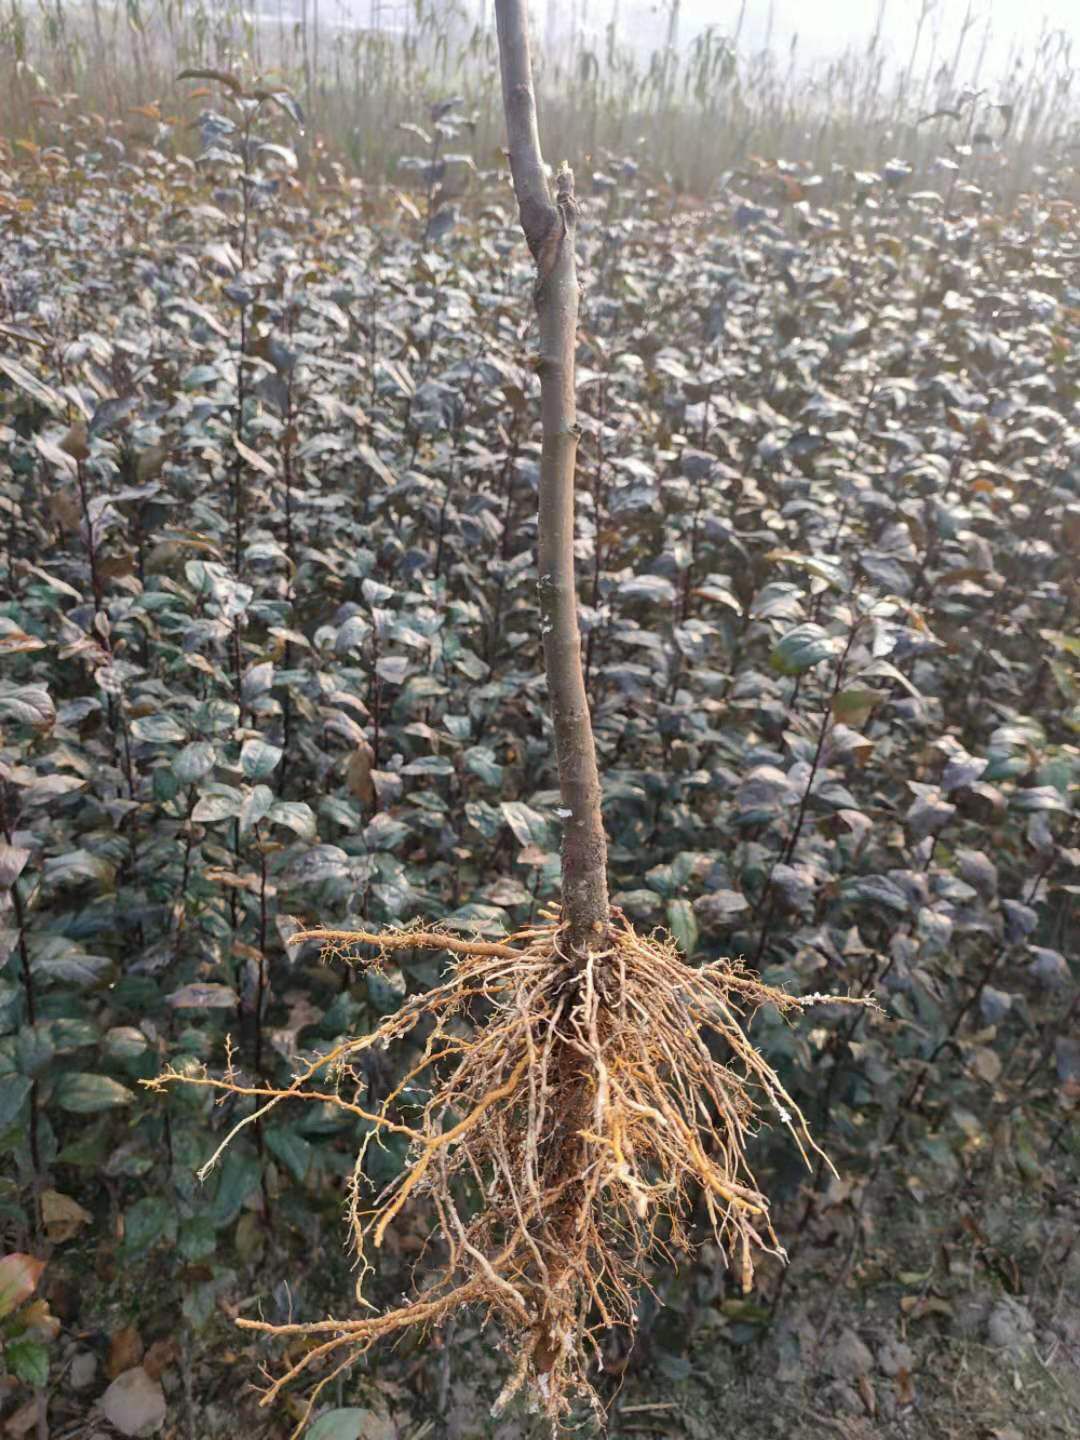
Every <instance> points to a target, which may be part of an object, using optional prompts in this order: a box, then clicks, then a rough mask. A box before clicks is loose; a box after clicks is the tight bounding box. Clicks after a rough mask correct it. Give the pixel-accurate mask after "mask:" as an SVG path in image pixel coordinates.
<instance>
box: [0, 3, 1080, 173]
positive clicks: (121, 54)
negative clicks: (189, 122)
mask: <svg viewBox="0 0 1080 1440" xmlns="http://www.w3.org/2000/svg"><path fill="white" fill-rule="evenodd" d="M885 3H886V0H879V9H878V12H877V24H876V26H875V29H874V31H873V33H872V34H871V36H870V38H869V40H868V41H867V42H866V44H865V46H860V47H859V48H852V49H849V50H847V51H846V52H845V53H843V54H841V55H838V56H837V57H835V58H834V59H832V60H831V61H828V62H824V63H822V62H817V63H811V62H810V61H806V62H805V63H804V60H803V57H802V55H801V53H800V47H799V44H798V43H797V42H792V43H791V44H790V45H789V46H786V47H784V48H783V49H782V50H781V49H779V48H777V46H776V44H775V43H774V41H773V37H772V30H771V26H770V27H769V29H768V31H767V34H766V37H765V42H764V43H763V44H759V45H757V46H756V47H755V46H753V45H751V44H750V42H749V40H748V39H747V36H746V33H745V31H746V27H745V23H744V22H745V15H746V9H747V5H746V3H745V0H744V5H743V9H742V13H741V14H740V16H739V18H738V21H737V23H736V25H735V26H734V28H733V29H732V30H731V32H730V33H725V32H723V31H721V30H720V29H719V28H718V27H710V28H709V29H707V30H705V31H704V32H703V33H701V34H699V35H697V36H696V37H695V38H694V39H693V40H692V41H691V42H689V43H686V44H680V43H679V3H678V0H668V8H667V23H666V32H665V33H664V35H663V41H662V43H660V44H658V45H657V48H656V49H655V50H654V51H653V53H652V54H649V55H645V56H643V55H641V54H640V53H636V52H635V50H634V49H632V48H631V46H630V45H629V44H627V43H626V27H625V25H624V24H621V23H620V0H592V4H591V7H590V5H589V0H546V4H544V5H538V6H537V7H536V13H535V16H534V19H535V21H536V24H537V28H538V30H539V31H540V34H539V36H538V40H539V49H540V66H539V68H540V90H541V97H542V104H543V109H544V128H545V132H546V133H547V134H549V135H550V136H551V150H552V153H553V154H558V155H560V156H563V155H565V156H567V157H568V158H570V159H571V160H574V161H576V162H577V163H578V164H579V165H580V164H581V163H582V161H583V159H585V158H586V157H588V156H590V155H595V154H599V153H601V152H603V151H605V150H606V151H612V152H615V153H619V154H626V153H630V154H635V153H638V152H640V153H641V154H642V155H643V157H644V158H646V159H647V163H648V165H649V168H650V170H656V171H659V172H661V173H665V174H666V175H667V176H668V177H669V179H670V181H671V182H672V183H673V184H674V185H675V187H676V188H678V189H682V190H685V191H688V192H690V193H693V194H705V193H707V192H708V190H709V189H710V188H711V186H712V185H713V184H714V183H715V181H716V180H717V178H718V177H719V176H721V175H723V174H724V173H725V172H729V171H730V170H732V169H737V168H738V167H740V166H743V165H746V164H747V163H749V162H751V161H752V160H753V159H754V157H763V158H766V159H769V160H776V159H782V160H786V161H792V162H800V163H802V164H804V165H809V166H810V167H812V168H814V169H816V170H819V171H821V172H822V173H823V174H827V173H828V172H829V169H830V167H831V166H833V165H834V164H840V165H844V166H847V167H851V168H854V169H860V168H875V167H880V166H881V165H883V164H884V163H886V162H887V161H888V160H889V159H890V158H892V157H894V156H895V157H899V158H902V159H904V160H907V161H909V162H911V163H913V164H914V165H915V167H916V169H917V170H918V169H921V168H924V167H926V166H927V165H932V164H934V163H935V162H936V161H938V160H939V159H940V158H944V159H945V161H946V162H947V163H949V162H952V163H956V162H957V160H959V162H960V163H961V165H963V163H964V162H965V161H966V159H967V158H968V157H967V153H966V152H967V147H969V146H970V147H972V149H973V151H974V152H975V154H976V158H977V160H978V163H979V166H980V171H979V173H980V178H982V179H986V178H987V177H988V176H989V177H991V179H990V183H991V184H992V185H993V188H994V189H996V190H998V191H999V192H1000V193H1002V194H1003V195H1005V196H1006V197H1007V198H1008V197H1010V196H1014V195H1015V194H1017V193H1019V192H1021V191H1023V190H1025V189H1027V188H1029V187H1030V186H1032V185H1033V184H1034V185H1035V186H1037V185H1038V178H1039V169H1038V167H1039V166H1044V167H1047V168H1050V169H1054V170H1055V171H1056V172H1058V173H1059V174H1060V172H1062V171H1068V170H1071V171H1073V172H1075V170H1076V167H1077V162H1078V158H1080V148H1078V144H1080V116H1078V107H1077V104H1076V90H1077V85H1076V66H1075V63H1074V57H1073V50H1072V43H1071V40H1070V38H1069V37H1068V36H1067V35H1065V34H1063V33H1062V32H1060V31H1049V30H1044V31H1043V32H1042V33H1041V34H1039V35H1038V37H1037V38H1036V39H1035V40H1034V42H1032V43H1030V44H1029V45H1028V46H1026V47H1018V48H1015V49H1014V50H1013V51H1012V53H1011V54H1010V55H1009V57H1008V60H1007V63H1006V65H1005V67H1004V72H1003V73H989V67H988V64H987V55H988V53H990V51H991V48H992V47H991V44H990V42H991V39H992V35H991V32H990V29H989V26H988V24H980V23H978V22H977V21H976V19H975V14H974V11H973V9H972V8H970V7H969V9H968V11H967V14H966V16H965V17H964V18H963V19H962V21H961V23H960V25H959V28H958V29H956V28H955V27H954V28H953V29H952V31H951V32H946V31H945V30H944V28H943V26H942V23H941V20H940V16H939V13H938V3H937V0H923V4H922V9H921V13H920V15H919V17H918V25H917V33H916V37H915V42H914V44H913V47H912V49H911V52H910V54H909V55H908V56H894V55H890V54H888V53H887V51H886V48H885V46H884V44H883V32H882V22H883V15H884V8H885ZM265 5H266V8H265V9H263V10H260V11H259V12H258V13H257V14H256V13H255V12H254V11H252V10H248V9H245V8H243V7H242V6H240V5H239V4H237V3H235V0H218V3H207V0H124V3H123V4H111V3H105V0H86V3H82V4H79V5H72V4H70V3H65V0H37V3H36V4H31V3H28V0H0V76H2V79H3V85H2V88H0V135H3V136H4V137H5V138H6V139H7V140H8V141H9V142H14V141H16V140H19V139H26V140H30V141H33V142H36V143H47V142H50V141H55V139H56V138H57V135H58V133H60V134H62V133H63V132H62V131H59V132H58V129H57V122H58V119H60V118H61V117H62V115H63V113H64V111H65V110H70V111H71V112H72V113H73V114H81V115H82V116H84V117H85V116H86V115H88V114H89V115H96V116H100V117H101V118H102V120H104V121H105V122H113V121H119V120H122V119H123V118H124V117H126V116H127V115H128V114H129V113H130V112H131V111H132V110H133V109H134V108H135V107H146V106H153V105H154V104H155V102H157V103H158V104H159V105H160V109H161V114H162V116H165V117H169V116H175V115H176V114H177V113H183V107H184V105H185V100H184V97H183V96H182V95H181V93H180V92H179V90H178V88H177V86H176V85H175V80H174V77H175V75H176V72H177V70H178V69H180V68H182V67H185V66H186V67H197V66H202V67H214V68H222V69H229V68H233V67H239V68H242V69H244V70H245V71H248V72H251V71H254V72H256V73H261V74H267V73H269V72H277V73H278V74H279V75H280V76H281V77H282V78H283V79H284V80H285V81H287V82H288V83H289V84H290V85H291V86H292V87H293V88H294V90H295V93H296V94H298V95H299V96H300V97H301V99H302V100H303V101H304V103H305V108H306V111H307V114H308V117H309V123H308V140H309V143H310V142H311V140H313V139H314V138H316V137H317V138H318V139H319V140H321V142H322V143H323V144H324V145H325V147H326V149H327V150H328V151H329V152H330V153H332V154H334V155H336V156H337V157H339V158H340V159H341V160H342V161H343V162H344V163H345V165H346V166H347V167H348V168H349V169H350V170H352V171H354V172H356V173H359V174H360V175H362V176H364V177H365V178H368V179H371V180H379V179H382V178H386V177H388V176H390V175H392V173H393V170H394V166H395V164H396V161H397V159H398V157H399V156H400V155H401V154H402V153H404V152H406V151H408V150H410V149H413V148H415V142H414V141H410V139H409V137H408V136H407V135H405V134H403V133H402V132H401V131H399V130H398V128H397V126H398V123H399V122H400V121H403V120H409V119H415V118H416V117H417V115H418V113H420V112H422V110H423V107H424V106H425V105H426V104H427V103H428V102H430V101H432V100H434V99H437V98H439V97H441V96H444V95H447V94H449V93H459V94H461V95H462V96H463V97H464V100H465V107H464V108H465V110H466V112H467V113H470V114H473V115H474V117H475V132H474V137H473V142H472V147H471V148H472V150H473V153H474V154H475V155H476V156H477V158H478V160H479V161H480V163H481V164H484V163H489V162H491V161H493V160H494V158H495V156H496V154H497V146H498V145H499V143H500V138H501V119H500V113H499V106H498V93H497V90H498V65H497V57H496V52H495V38H494V30H493V26H492V24H491V19H490V6H489V5H487V4H486V3H484V4H475V5H472V6H467V5H466V4H465V3H463V0H404V3H402V0H397V3H391V0H359V8H358V9H357V10H355V11H354V13H353V14H352V15H351V16H350V14H349V13H347V12H346V11H345V9H344V8H343V7H342V6H341V4H340V0H290V5H289V8H287V7H286V5H285V4H284V3H283V0H265ZM600 5H603V6H604V7H605V8H608V7H610V8H609V9H608V19H607V20H606V22H605V23H603V24H602V25H597V24H596V23H595V20H596V15H597V11H598V9H599V6H600ZM587 17H588V18H589V19H590V20H591V22H593V23H590V24H586V18H587ZM545 41H546V42H547V43H545ZM973 91H975V92H978V91H981V92H982V93H981V94H980V95H978V98H975V99H967V98H965V97H966V96H967V95H969V94H970V93H971V92H973ZM991 102H993V106H996V107H1008V108H993V107H992V104H991ZM935 112H946V113H936V114H935ZM948 112H951V113H948ZM928 115H931V116H935V118H929V119H928V118H926V117H927V116H928ZM83 123H85V120H84V122H83ZM956 147H959V149H957V148H956Z"/></svg>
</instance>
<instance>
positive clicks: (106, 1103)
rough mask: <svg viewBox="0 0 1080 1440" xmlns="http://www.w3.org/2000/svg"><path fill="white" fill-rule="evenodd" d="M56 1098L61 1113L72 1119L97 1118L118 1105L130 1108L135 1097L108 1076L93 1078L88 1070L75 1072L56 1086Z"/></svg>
mask: <svg viewBox="0 0 1080 1440" xmlns="http://www.w3.org/2000/svg"><path fill="white" fill-rule="evenodd" d="M53 1098H54V1100H55V1101H56V1103H57V1105H59V1106H60V1109H61V1110H67V1111H68V1112H69V1113H70V1114H72V1115H95V1114H97V1112H98V1111H99V1110H111V1109H113V1108H114V1107H115V1106H118V1105H130V1104H131V1102H132V1101H133V1100H134V1099H135V1096H134V1095H133V1094H132V1093H131V1091H130V1090H129V1089H128V1088H127V1086H126V1085H121V1084H120V1082H119V1080H112V1079H110V1077H109V1076H108V1075H91V1074H89V1073H88V1072H87V1071H85V1070H71V1071H69V1072H68V1073H67V1074H66V1075H61V1076H60V1079H59V1080H58V1081H57V1082H56V1089H55V1090H54V1092H53Z"/></svg>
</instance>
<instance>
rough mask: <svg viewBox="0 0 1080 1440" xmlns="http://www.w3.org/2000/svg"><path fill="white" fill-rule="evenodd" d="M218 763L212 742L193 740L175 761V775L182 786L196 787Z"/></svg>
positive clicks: (173, 765) (173, 766)
mask: <svg viewBox="0 0 1080 1440" xmlns="http://www.w3.org/2000/svg"><path fill="white" fill-rule="evenodd" d="M216 761H217V754H216V752H215V750H214V744H213V741H211V740H193V741H192V742H191V744H190V745H185V746H184V748H183V750H181V751H180V753H179V754H178V755H177V756H176V757H175V758H174V759H173V762H172V768H173V774H174V775H175V776H176V778H177V780H179V781H180V783H181V784H182V785H194V784H196V783H197V782H198V781H200V780H202V779H203V778H204V777H205V776H207V775H209V774H210V771H211V770H213V768H214V765H215V763H216Z"/></svg>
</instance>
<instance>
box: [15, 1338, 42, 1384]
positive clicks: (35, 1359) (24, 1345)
mask: <svg viewBox="0 0 1080 1440" xmlns="http://www.w3.org/2000/svg"><path fill="white" fill-rule="evenodd" d="M4 1364H5V1365H6V1366H7V1368H8V1369H9V1370H10V1371H11V1373H12V1375H14V1376H15V1378H16V1379H17V1380H21V1381H22V1382H23V1383H24V1384H25V1385H44V1384H45V1382H46V1381H47V1380H48V1378H49V1352H48V1350H47V1349H46V1348H45V1346H44V1345H43V1344H42V1343H41V1341H40V1340H28V1339H27V1338H26V1337H25V1336H20V1338H19V1339H18V1340H9V1341H8V1343H7V1344H6V1345H5V1346H4Z"/></svg>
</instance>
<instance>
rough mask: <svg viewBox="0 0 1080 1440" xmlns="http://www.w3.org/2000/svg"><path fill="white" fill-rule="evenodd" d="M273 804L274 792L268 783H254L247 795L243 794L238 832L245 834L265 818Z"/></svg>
mask: <svg viewBox="0 0 1080 1440" xmlns="http://www.w3.org/2000/svg"><path fill="white" fill-rule="evenodd" d="M273 806H274V792H273V791H272V790H271V789H270V786H269V785H256V786H255V788H254V789H253V790H251V791H250V792H249V793H248V794H247V795H245V796H244V804H243V807H242V808H241V810H240V833H241V835H245V834H246V833H247V832H248V831H249V830H251V829H253V828H254V827H255V826H256V825H258V824H259V822H260V821H261V820H265V819H266V817H267V816H268V815H269V814H270V811H271V810H272V809H273Z"/></svg>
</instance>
